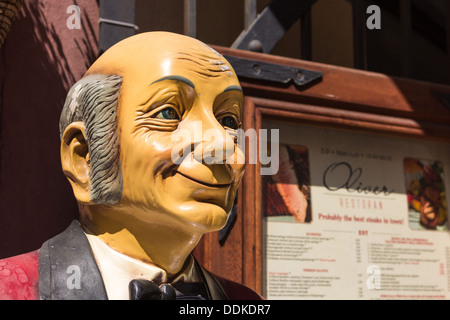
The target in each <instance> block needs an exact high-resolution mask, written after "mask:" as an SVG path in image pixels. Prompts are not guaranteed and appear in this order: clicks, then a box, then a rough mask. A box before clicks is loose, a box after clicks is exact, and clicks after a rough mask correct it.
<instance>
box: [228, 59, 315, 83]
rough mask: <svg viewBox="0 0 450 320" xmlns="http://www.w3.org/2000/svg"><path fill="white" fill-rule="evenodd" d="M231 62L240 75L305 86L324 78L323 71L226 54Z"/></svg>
mask: <svg viewBox="0 0 450 320" xmlns="http://www.w3.org/2000/svg"><path fill="white" fill-rule="evenodd" d="M224 57H225V59H227V60H228V62H230V64H231V65H232V66H233V69H234V70H235V71H236V73H237V75H238V77H242V78H249V79H255V80H263V81H271V82H276V83H283V84H287V83H289V82H290V81H293V82H294V83H295V84H296V85H297V86H305V85H307V84H310V83H312V82H315V81H320V80H322V75H323V74H322V72H319V71H312V70H307V69H302V68H296V67H291V66H286V65H282V64H275V63H269V62H263V61H257V60H250V59H244V58H238V57H233V56H224Z"/></svg>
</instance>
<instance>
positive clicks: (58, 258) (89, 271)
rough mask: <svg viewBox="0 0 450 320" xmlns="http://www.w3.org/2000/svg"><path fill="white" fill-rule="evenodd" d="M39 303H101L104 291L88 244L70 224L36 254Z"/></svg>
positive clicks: (74, 223) (79, 227)
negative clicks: (76, 301)
mask: <svg viewBox="0 0 450 320" xmlns="http://www.w3.org/2000/svg"><path fill="white" fill-rule="evenodd" d="M39 279H40V281H39V298H40V299H41V300H105V299H107V295H106V290H105V287H104V284H103V279H102V277H101V274H100V271H99V269H98V267H97V264H96V263H95V259H94V256H93V253H92V251H91V247H90V245H89V242H88V240H87V238H86V236H85V234H84V232H83V230H82V229H81V226H80V223H79V222H78V221H76V220H74V221H73V222H72V223H71V224H70V226H69V227H68V228H67V229H66V230H65V231H63V232H62V233H61V234H59V235H57V236H56V237H54V238H52V239H50V240H48V241H46V242H45V243H44V244H43V245H42V248H41V250H40V253H39Z"/></svg>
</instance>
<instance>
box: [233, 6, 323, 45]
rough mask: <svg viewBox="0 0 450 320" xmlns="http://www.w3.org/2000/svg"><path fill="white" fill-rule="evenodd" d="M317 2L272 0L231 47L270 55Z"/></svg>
mask: <svg viewBox="0 0 450 320" xmlns="http://www.w3.org/2000/svg"><path fill="white" fill-rule="evenodd" d="M316 1H317V0H272V1H271V2H270V3H269V5H267V7H265V8H264V10H263V11H262V12H261V13H260V14H259V15H258V17H257V18H256V19H255V20H254V21H253V22H252V24H251V25H250V26H249V28H248V29H247V30H244V31H243V32H242V33H241V34H240V35H239V37H238V38H237V39H236V40H235V42H234V43H233V45H232V46H231V47H232V48H234V49H241V50H250V51H257V52H264V53H270V52H271V51H272V49H273V48H274V47H275V45H276V44H277V43H278V41H280V40H281V38H283V36H284V34H285V33H286V31H287V30H289V28H290V27H291V26H292V25H293V24H294V23H295V21H297V20H298V19H299V18H300V17H302V16H303V15H304V14H305V13H307V12H308V10H310V8H311V6H312V5H313V4H314V3H315V2H316Z"/></svg>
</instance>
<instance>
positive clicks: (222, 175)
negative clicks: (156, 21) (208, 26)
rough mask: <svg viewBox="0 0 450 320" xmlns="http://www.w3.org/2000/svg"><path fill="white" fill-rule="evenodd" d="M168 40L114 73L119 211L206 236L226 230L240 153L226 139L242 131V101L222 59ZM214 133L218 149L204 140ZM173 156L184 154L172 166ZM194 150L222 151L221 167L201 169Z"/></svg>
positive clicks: (186, 41) (207, 164)
mask: <svg viewBox="0 0 450 320" xmlns="http://www.w3.org/2000/svg"><path fill="white" fill-rule="evenodd" d="M167 36H168V39H167V38H166V39H163V40H161V41H162V42H161V43H160V45H152V46H148V47H145V45H143V46H142V45H141V46H140V47H139V49H138V50H139V59H141V60H140V61H139V59H135V60H133V59H132V57H128V59H129V60H128V61H130V62H131V63H128V64H125V65H123V64H122V65H121V66H120V68H119V69H120V71H119V73H120V74H121V75H122V77H123V84H122V87H121V91H120V97H119V107H118V132H119V144H120V159H121V163H122V173H123V195H122V199H121V201H120V203H119V204H118V205H117V206H118V207H119V208H120V209H124V210H125V211H127V212H129V213H131V214H133V215H135V216H136V218H138V220H139V221H142V222H144V223H145V222H149V223H152V224H155V223H156V224H158V223H159V224H161V225H165V226H173V227H174V228H182V229H184V230H186V231H189V232H194V233H205V232H209V231H213V230H218V229H220V228H221V227H223V226H224V225H225V223H226V220H227V216H228V213H229V212H230V210H231V208H232V205H233V202H234V196H235V192H236V189H237V187H238V185H239V183H240V180H241V177H242V175H243V170H244V165H243V164H242V163H243V157H244V156H243V153H242V151H241V150H240V149H239V148H238V147H237V145H236V143H235V140H234V138H233V136H232V135H230V134H229V133H230V132H231V133H232V132H233V130H235V129H237V128H238V127H239V126H240V123H241V120H242V104H243V95H242V92H241V90H240V87H239V82H238V79H237V77H236V75H235V73H234V71H233V70H232V68H231V66H230V65H229V64H228V62H226V60H224V59H223V58H222V57H221V56H219V55H218V54H217V53H215V52H214V51H212V50H211V49H210V48H208V47H206V46H205V45H203V44H201V43H200V42H198V41H196V40H192V39H190V38H186V37H182V38H178V37H175V38H174V39H171V35H166V37H167ZM128 50H132V52H133V53H132V54H133V55H134V54H135V52H136V51H137V50H136V51H133V48H132V45H131V48H130V46H129V47H128ZM106 60H108V58H106ZM115 61H116V62H115V63H116V64H117V63H118V62H119V63H120V58H119V59H118V60H115ZM95 68H99V67H98V66H95V65H94V69H95ZM211 131H213V132H214V133H215V134H216V135H217V134H220V135H221V137H222V140H221V141H219V143H218V140H217V139H214V138H211V136H210V135H208V134H205V133H206V132H211ZM174 137H178V138H177V139H175V138H174ZM180 137H181V138H182V139H180ZM174 148H177V149H176V150H179V149H182V150H186V152H185V153H183V155H182V157H180V158H179V159H178V160H179V161H175V162H174V159H173V157H172V153H173V151H174ZM198 148H200V150H207V149H208V148H216V150H217V149H218V148H219V149H222V148H223V150H224V151H223V154H222V155H220V153H214V152H213V155H215V156H218V157H219V158H220V157H221V158H222V159H219V158H217V159H216V160H217V161H211V160H210V161H204V160H205V159H202V158H201V157H199V156H198V155H199V154H200V155H201V154H202V152H201V151H200V152H198V151H199V149H198ZM194 150H197V153H195V152H194ZM225 150H226V151H225ZM230 150H231V152H230ZM194 154H196V156H195V157H194ZM230 155H231V157H232V158H233V159H234V163H236V164H231V163H229V162H230V161H227V159H226V158H227V156H230ZM214 162H215V163H214Z"/></svg>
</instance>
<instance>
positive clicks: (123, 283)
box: [86, 233, 201, 300]
mask: <svg viewBox="0 0 450 320" xmlns="http://www.w3.org/2000/svg"><path fill="white" fill-rule="evenodd" d="M86 236H87V238H88V240H89V244H90V245H91V248H92V252H93V254H94V257H95V261H96V262H97V265H98V267H99V270H100V273H101V275H102V278H103V282H104V284H105V289H106V294H107V296H108V299H109V300H128V299H129V292H128V284H129V283H130V281H131V280H133V279H146V280H151V281H154V282H155V283H157V284H160V283H164V282H167V281H168V279H167V278H168V276H167V272H166V271H165V270H163V269H161V268H159V267H157V266H156V265H154V264H150V263H145V262H142V261H140V260H137V259H134V258H131V257H129V256H127V255H125V254H122V253H120V252H118V251H116V250H114V249H113V248H111V247H110V246H108V245H107V244H106V243H105V242H103V241H102V240H101V239H99V238H98V237H97V236H94V235H92V234H89V233H86ZM188 259H189V260H188V262H187V264H186V267H185V268H184V270H182V271H181V272H180V273H179V274H178V276H177V277H176V278H175V279H173V280H172V282H177V281H184V282H196V281H201V280H200V279H201V276H200V275H199V274H198V271H197V270H196V268H195V263H194V259H193V258H192V256H189V257H188Z"/></svg>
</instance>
